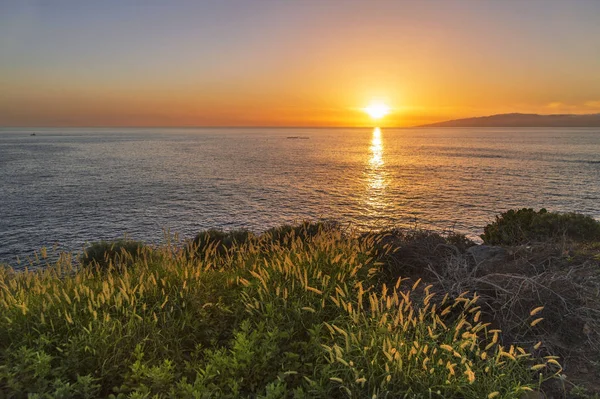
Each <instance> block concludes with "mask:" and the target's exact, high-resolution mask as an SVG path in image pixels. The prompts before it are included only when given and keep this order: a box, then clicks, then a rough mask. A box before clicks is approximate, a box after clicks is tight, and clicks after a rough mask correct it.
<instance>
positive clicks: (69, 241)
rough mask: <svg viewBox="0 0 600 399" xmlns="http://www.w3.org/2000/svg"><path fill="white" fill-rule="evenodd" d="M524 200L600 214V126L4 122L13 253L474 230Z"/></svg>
mask: <svg viewBox="0 0 600 399" xmlns="http://www.w3.org/2000/svg"><path fill="white" fill-rule="evenodd" d="M32 133H35V135H31V134H32ZM519 207H532V208H540V207H546V208H547V209H549V210H555V211H577V212H582V213H586V214H589V215H592V216H594V217H596V218H600V129H598V128H591V129H566V128H556V129H547V128H544V129H531V128H530V129H523V128H511V129H489V128H487V129H476V128H471V129H458V128H457V129H381V130H379V129H258V128H235V129H234V128H231V129H212V128H205V129H122V128H119V129H81V128H79V129H35V130H28V129H1V130H0V262H8V263H10V264H11V265H16V261H15V259H16V257H17V256H19V257H20V258H21V259H24V258H26V257H27V256H31V255H32V254H33V253H34V251H36V250H38V249H40V248H41V247H43V246H47V247H52V246H55V247H56V248H58V249H59V250H69V251H79V250H81V248H82V246H83V245H84V244H85V243H86V242H91V241H96V240H101V239H115V238H122V237H123V236H124V235H125V234H126V235H127V236H128V237H131V238H134V239H140V240H143V241H146V242H160V241H161V240H162V239H164V231H165V230H170V231H171V232H172V233H175V232H176V233H180V235H182V236H192V235H194V234H195V233H196V232H198V231H199V230H202V229H206V228H211V227H216V228H223V229H226V230H227V229H233V228H247V229H250V230H253V231H256V232H260V231H263V230H265V229H266V228H268V227H272V226H276V225H279V224H282V223H288V222H292V221H297V220H303V219H317V218H333V219H337V220H339V221H342V222H348V223H351V224H352V225H353V226H354V227H355V228H358V229H369V228H384V227H389V226H414V225H415V224H417V225H418V226H420V227H423V228H433V229H439V230H448V229H453V230H455V231H457V232H463V233H467V234H468V235H470V236H472V237H475V236H477V235H478V234H481V232H482V230H483V227H484V226H485V225H486V224H487V223H488V222H490V221H492V220H493V219H494V216H495V215H496V214H498V213H499V212H500V211H503V210H507V209H510V208H519Z"/></svg>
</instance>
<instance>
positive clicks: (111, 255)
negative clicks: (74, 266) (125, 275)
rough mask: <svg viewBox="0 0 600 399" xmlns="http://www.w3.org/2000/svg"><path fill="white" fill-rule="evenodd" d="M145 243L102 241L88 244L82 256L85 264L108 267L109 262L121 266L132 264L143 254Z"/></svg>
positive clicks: (82, 261) (102, 267)
mask: <svg viewBox="0 0 600 399" xmlns="http://www.w3.org/2000/svg"><path fill="white" fill-rule="evenodd" d="M143 248H144V244H143V243H142V242H140V241H133V240H125V239H123V240H117V241H100V242H95V243H92V244H91V245H90V246H88V247H87V248H86V249H85V250H84V251H83V254H82V255H81V257H80V261H81V264H83V265H97V266H99V267H100V268H101V269H106V268H107V267H108V266H109V264H112V265H113V266H114V267H117V268H120V267H123V266H125V265H127V264H132V263H134V262H135V260H136V259H137V258H138V257H139V256H140V255H141V252H142V249H143Z"/></svg>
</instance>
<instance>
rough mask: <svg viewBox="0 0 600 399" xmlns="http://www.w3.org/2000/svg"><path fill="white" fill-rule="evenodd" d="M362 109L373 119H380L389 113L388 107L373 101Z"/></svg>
mask: <svg viewBox="0 0 600 399" xmlns="http://www.w3.org/2000/svg"><path fill="white" fill-rule="evenodd" d="M364 111H365V112H366V113H367V114H369V116H370V117H371V118H373V119H381V118H383V117H384V116H386V115H387V114H389V113H390V107H388V106H387V105H385V104H381V103H374V104H371V105H369V106H368V107H366V108H364Z"/></svg>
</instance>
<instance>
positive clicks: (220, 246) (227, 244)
mask: <svg viewBox="0 0 600 399" xmlns="http://www.w3.org/2000/svg"><path fill="white" fill-rule="evenodd" d="M254 238H255V236H254V234H253V233H252V232H250V231H248V230H244V229H240V230H231V231H223V230H218V229H209V230H204V231H201V232H199V233H198V234H196V236H195V237H194V239H193V240H192V242H191V247H190V250H191V252H192V253H194V254H196V256H199V257H206V256H210V254H211V253H214V254H218V255H219V256H223V255H225V254H226V253H227V252H228V251H230V250H231V248H233V247H234V246H235V245H242V244H245V243H247V242H249V241H251V240H253V239H254Z"/></svg>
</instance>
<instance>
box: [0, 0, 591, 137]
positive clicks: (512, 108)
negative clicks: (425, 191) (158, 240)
mask: <svg viewBox="0 0 600 399" xmlns="http://www.w3.org/2000/svg"><path fill="white" fill-rule="evenodd" d="M373 102H380V103H385V104H387V105H388V106H389V107H390V108H391V113H390V114H389V115H387V116H386V117H385V118H384V120H382V121H381V122H380V123H379V124H380V125H382V126H413V125H419V124H424V123H430V122H437V121H443V120H447V119H456V118H462V117H470V116H483V115H491V114H496V113H505V112H525V113H529V112H531V113H543V114H552V113H596V112H600V1H597V0H571V1H567V0H564V1H563V0H561V1H553V0H543V1H541V0H540V1H538V0H526V1H517V0H506V1H485V0H472V1H470V0H462V1H454V0H439V1H432V0H424V1H402V0H390V1H386V0H369V1H367V0H360V1H353V0H297V1H291V0H290V1H276V0H269V1H262V0H252V1H250V0H218V1H217V0H211V1H200V0H198V1H176V0H170V1H152V0H147V1H141V0H140V1H127V0H119V1H112V0H103V1H91V0H90V1H75V0H74V1H63V0H52V1H50V0H48V1H27V0H2V1H0V126H370V125H373V121H372V120H370V119H369V116H368V115H366V114H365V113H364V112H363V108H364V107H366V106H368V105H369V104H370V103H373Z"/></svg>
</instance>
